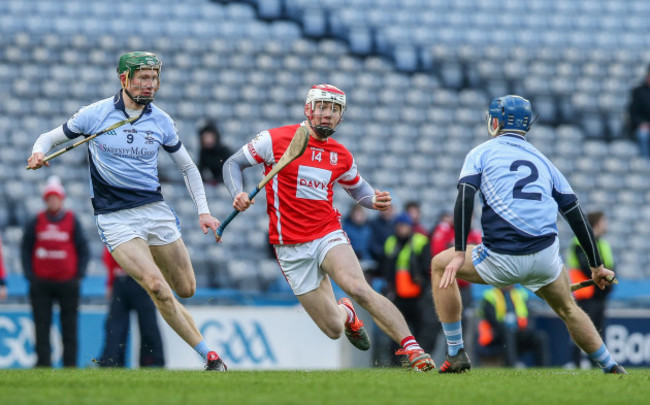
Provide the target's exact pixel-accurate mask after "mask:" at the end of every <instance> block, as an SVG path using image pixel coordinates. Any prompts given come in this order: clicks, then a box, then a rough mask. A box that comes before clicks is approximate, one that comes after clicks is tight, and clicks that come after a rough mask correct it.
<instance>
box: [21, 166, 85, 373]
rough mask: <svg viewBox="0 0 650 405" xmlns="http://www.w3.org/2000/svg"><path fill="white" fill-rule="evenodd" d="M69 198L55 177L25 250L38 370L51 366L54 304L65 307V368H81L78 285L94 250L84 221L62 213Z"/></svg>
mask: <svg viewBox="0 0 650 405" xmlns="http://www.w3.org/2000/svg"><path fill="white" fill-rule="evenodd" d="M64 198H65V190H64V189H63V186H62V185H61V183H60V182H59V180H58V178H55V177H54V178H51V179H50V180H49V182H48V184H47V186H46V187H45V191H44V193H43V200H44V201H45V204H46V209H45V210H44V211H42V212H40V213H38V215H37V216H36V218H35V219H34V220H33V221H31V222H30V223H28V224H27V226H26V228H25V232H24V236H23V243H22V248H21V251H22V252H21V256H22V264H23V271H24V272H25V277H26V278H27V279H28V280H29V298H30V302H31V304H32V311H33V316H34V327H35V331H36V354H37V362H36V366H37V367H50V366H52V364H51V357H52V350H51V346H50V327H51V326H52V307H53V304H54V302H55V301H56V302H58V304H59V307H60V309H61V312H60V314H61V315H60V319H61V331H62V335H63V365H64V366H65V367H76V365H77V314H78V307H79V284H80V280H81V279H82V278H83V276H84V274H85V272H86V266H87V264H88V260H89V250H88V242H87V240H86V237H85V235H84V232H83V228H82V226H81V224H80V222H79V220H78V219H77V218H76V216H75V215H74V213H72V211H68V210H64V209H63V200H64Z"/></svg>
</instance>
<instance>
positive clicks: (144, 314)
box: [127, 279, 165, 367]
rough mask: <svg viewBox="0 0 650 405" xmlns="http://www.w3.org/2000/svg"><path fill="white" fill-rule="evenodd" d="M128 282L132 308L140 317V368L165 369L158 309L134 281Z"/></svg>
mask: <svg viewBox="0 0 650 405" xmlns="http://www.w3.org/2000/svg"><path fill="white" fill-rule="evenodd" d="M127 281H128V289H129V291H130V295H131V301H132V306H133V309H134V310H135V312H136V313H137V315H138V327H139V329H140V367H164V366H165V355H164V352H163V344H162V337H161V336H160V328H159V327H158V320H157V317H156V307H155V306H154V305H153V303H152V302H151V299H150V298H149V296H148V295H147V293H146V292H145V291H144V290H143V289H142V288H141V287H140V286H139V285H137V284H136V283H135V282H134V281H133V280H130V279H129V280H127Z"/></svg>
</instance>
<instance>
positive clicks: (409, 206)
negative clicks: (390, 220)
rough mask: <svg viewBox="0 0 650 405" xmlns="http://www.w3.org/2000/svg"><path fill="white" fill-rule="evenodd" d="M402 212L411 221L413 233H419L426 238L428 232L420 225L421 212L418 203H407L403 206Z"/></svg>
mask: <svg viewBox="0 0 650 405" xmlns="http://www.w3.org/2000/svg"><path fill="white" fill-rule="evenodd" d="M404 211H405V212H406V213H407V214H409V216H410V217H411V219H412V220H413V232H415V233H419V234H421V235H424V236H426V237H428V235H429V231H427V229H426V228H425V227H423V226H422V225H421V224H420V218H421V216H422V215H421V214H422V212H421V211H420V203H419V202H417V201H409V202H407V203H406V205H404Z"/></svg>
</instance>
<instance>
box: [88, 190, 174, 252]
mask: <svg viewBox="0 0 650 405" xmlns="http://www.w3.org/2000/svg"><path fill="white" fill-rule="evenodd" d="M95 223H96V224H97V230H98V232H99V237H100V238H101V239H102V242H104V244H105V245H106V246H107V247H108V250H110V251H111V252H112V251H113V250H114V249H115V248H116V247H118V246H119V245H121V244H122V243H124V242H128V241H130V240H131V239H135V238H140V239H144V240H145V242H147V244H148V245H153V246H160V245H167V244H170V243H172V242H174V241H176V240H177V239H179V238H180V237H181V226H180V221H179V219H178V217H177V216H176V213H175V212H174V210H172V209H171V208H170V207H169V205H167V203H165V202H164V201H160V202H155V203H151V204H147V205H143V206H140V207H136V208H131V209H128V210H120V211H115V212H111V213H108V214H99V215H95Z"/></svg>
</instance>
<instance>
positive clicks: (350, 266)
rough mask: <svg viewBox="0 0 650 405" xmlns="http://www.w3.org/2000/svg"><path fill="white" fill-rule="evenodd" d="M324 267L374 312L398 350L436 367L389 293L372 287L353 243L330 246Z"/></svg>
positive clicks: (417, 363) (423, 367)
mask: <svg viewBox="0 0 650 405" xmlns="http://www.w3.org/2000/svg"><path fill="white" fill-rule="evenodd" d="M321 268H322V269H323V271H325V273H327V274H328V275H329V276H330V277H332V279H333V280H334V281H335V282H336V284H338V285H339V287H341V289H342V290H343V291H345V293H346V294H348V295H349V296H350V297H352V299H353V300H354V301H356V302H357V303H358V304H359V305H361V306H362V307H363V308H364V309H366V311H368V312H369V313H370V315H371V316H372V318H373V319H374V321H375V323H376V324H377V325H378V326H379V328H380V329H381V330H382V331H384V333H386V334H387V335H388V336H390V337H391V339H393V340H394V341H395V342H397V343H399V344H400V345H401V347H402V349H400V350H398V352H397V354H403V355H406V356H408V357H409V361H410V363H411V367H412V368H413V369H416V370H419V371H428V370H431V369H433V368H435V364H434V363H433V360H431V356H429V354H427V353H425V352H424V350H422V348H421V347H420V345H419V344H418V343H417V341H416V340H415V338H414V337H413V334H412V333H411V331H410V330H409V327H408V325H407V324H406V320H405V319H404V316H403V315H402V313H401V312H399V310H398V309H397V307H395V305H394V304H393V303H392V302H390V301H389V300H388V299H387V298H386V297H384V296H383V295H380V294H379V293H377V292H376V291H374V290H373V289H372V287H370V285H369V284H368V282H367V281H366V279H365V277H364V275H363V270H361V266H360V265H359V260H358V259H357V256H356V255H355V253H354V250H352V247H351V246H350V244H348V243H342V244H338V245H336V246H334V247H331V248H329V249H328V250H327V252H326V253H325V258H324V260H323V261H322V263H321Z"/></svg>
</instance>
